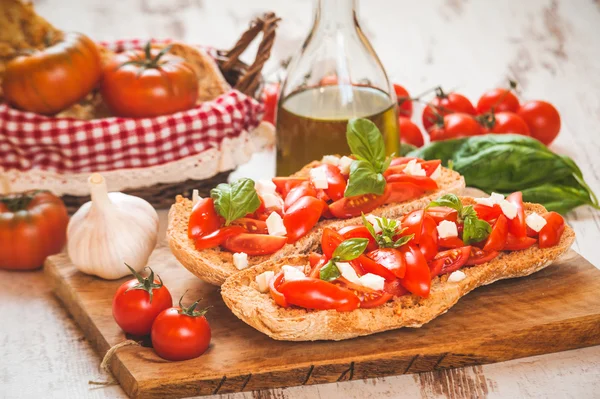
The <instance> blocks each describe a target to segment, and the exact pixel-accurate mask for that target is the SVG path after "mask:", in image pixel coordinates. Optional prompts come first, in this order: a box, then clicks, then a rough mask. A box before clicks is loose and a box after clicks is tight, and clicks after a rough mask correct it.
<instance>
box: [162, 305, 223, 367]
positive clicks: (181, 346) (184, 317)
mask: <svg viewBox="0 0 600 399" xmlns="http://www.w3.org/2000/svg"><path fill="white" fill-rule="evenodd" d="M181 299H183V297H182V298H180V299H179V307H172V308H169V309H166V310H163V311H162V313H160V314H159V315H158V316H157V317H156V320H154V324H152V334H151V337H152V347H153V348H154V351H155V352H156V354H157V355H158V356H160V357H162V358H163V359H166V360H171V361H180V360H188V359H193V358H195V357H198V356H200V355H202V354H203V353H204V352H206V350H207V349H208V346H209V345H210V338H211V331H210V325H209V324H208V321H207V320H206V317H204V315H205V314H206V311H207V310H208V309H201V310H196V307H197V306H198V302H199V301H196V302H194V303H193V304H192V305H190V306H189V307H187V308H186V307H184V306H183V305H182V304H181Z"/></svg>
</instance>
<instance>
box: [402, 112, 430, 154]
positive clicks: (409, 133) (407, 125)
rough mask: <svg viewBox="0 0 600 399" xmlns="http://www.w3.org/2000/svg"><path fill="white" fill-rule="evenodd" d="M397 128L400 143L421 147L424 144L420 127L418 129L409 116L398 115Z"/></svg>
mask: <svg viewBox="0 0 600 399" xmlns="http://www.w3.org/2000/svg"><path fill="white" fill-rule="evenodd" d="M398 128H399V129H400V142H401V143H407V144H411V145H414V146H415V147H422V146H423V144H425V141H424V140H423V133H421V129H419V127H418V126H417V125H415V124H414V123H413V122H412V121H411V120H410V119H409V118H406V117H404V116H399V117H398Z"/></svg>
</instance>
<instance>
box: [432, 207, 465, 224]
mask: <svg viewBox="0 0 600 399" xmlns="http://www.w3.org/2000/svg"><path fill="white" fill-rule="evenodd" d="M425 212H427V214H428V215H430V216H431V217H432V218H433V220H435V223H436V224H440V222H441V221H442V220H447V221H449V222H454V223H456V221H457V220H458V212H457V211H456V209H452V208H448V207H447V206H432V207H431V208H427V209H426V210H425Z"/></svg>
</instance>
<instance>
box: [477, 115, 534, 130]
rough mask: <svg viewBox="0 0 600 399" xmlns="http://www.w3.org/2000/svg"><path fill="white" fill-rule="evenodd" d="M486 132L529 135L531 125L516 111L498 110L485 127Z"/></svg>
mask: <svg viewBox="0 0 600 399" xmlns="http://www.w3.org/2000/svg"><path fill="white" fill-rule="evenodd" d="M483 131H484V132H485V133H496V134H499V133H516V134H521V135H523V136H529V135H530V133H529V126H527V123H525V121H524V120H523V118H521V117H520V116H519V115H517V114H515V113H514V112H497V113H495V114H494V119H493V121H491V122H490V123H489V126H487V127H484V129H483Z"/></svg>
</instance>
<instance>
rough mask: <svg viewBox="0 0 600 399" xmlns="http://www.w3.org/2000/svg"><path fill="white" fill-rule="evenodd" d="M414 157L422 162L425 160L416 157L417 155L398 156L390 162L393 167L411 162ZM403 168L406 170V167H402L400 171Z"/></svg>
mask: <svg viewBox="0 0 600 399" xmlns="http://www.w3.org/2000/svg"><path fill="white" fill-rule="evenodd" d="M413 159H416V160H417V162H419V163H421V161H423V160H422V159H419V158H415V157H398V158H394V159H392V162H390V167H392V166H400V165H406V164H407V163H409V162H410V161H412V160H413ZM403 170H404V167H403V168H401V169H400V171H403ZM396 173H398V172H396Z"/></svg>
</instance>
